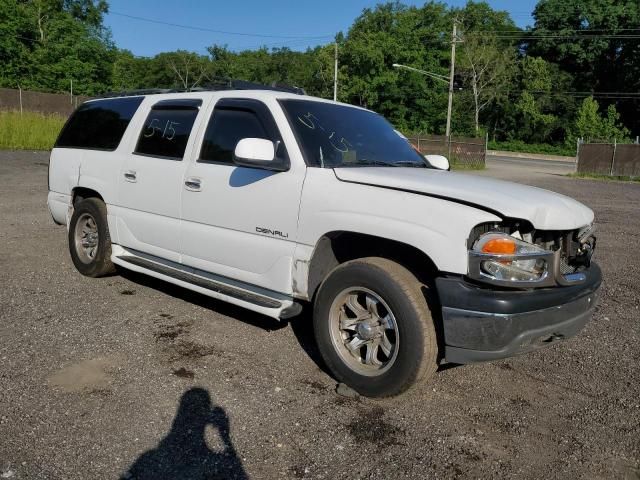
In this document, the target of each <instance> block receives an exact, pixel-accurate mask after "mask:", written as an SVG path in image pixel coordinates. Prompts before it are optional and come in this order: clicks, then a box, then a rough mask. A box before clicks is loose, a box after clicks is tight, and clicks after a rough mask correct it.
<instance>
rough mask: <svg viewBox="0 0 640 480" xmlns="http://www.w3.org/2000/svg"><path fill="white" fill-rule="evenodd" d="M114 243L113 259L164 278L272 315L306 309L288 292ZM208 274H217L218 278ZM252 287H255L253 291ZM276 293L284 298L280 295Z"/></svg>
mask: <svg viewBox="0 0 640 480" xmlns="http://www.w3.org/2000/svg"><path fill="white" fill-rule="evenodd" d="M113 247H115V248H114V252H113V255H112V258H111V259H112V261H113V262H114V263H115V264H117V265H120V266H122V267H124V268H127V269H130V270H134V271H138V272H141V273H147V274H149V275H152V276H154V277H156V278H159V279H161V280H165V281H168V282H171V283H174V284H176V285H180V286H182V287H185V288H190V289H192V290H196V291H199V292H200V293H203V294H205V295H208V296H210V297H214V298H218V299H221V300H225V301H228V302H230V303H233V304H236V305H239V306H241V307H245V308H248V309H250V310H253V311H257V312H259V313H263V314H265V315H268V316H270V317H272V318H277V319H286V318H290V317H293V316H295V315H297V314H298V313H300V311H301V310H302V306H301V305H300V304H299V303H296V302H294V300H293V298H291V297H287V296H286V295H283V294H279V293H277V292H273V296H271V295H269V293H271V292H269V291H268V290H266V289H263V288H260V287H253V286H251V285H247V286H246V287H245V288H242V287H244V285H243V284H242V287H240V286H239V285H241V284H239V282H236V281H233V280H230V279H229V283H226V282H225V280H226V279H225V278H224V277H218V276H217V275H213V274H208V273H207V272H200V271H199V270H195V269H192V268H189V267H184V266H183V265H179V264H175V266H173V262H169V261H167V260H164V259H160V258H158V259H157V260H156V259H155V257H151V258H149V257H150V256H149V255H146V254H143V253H139V254H138V252H134V251H129V250H125V249H124V248H122V247H120V246H119V245H118V246H116V245H114V246H113ZM208 277H215V279H214V278H208ZM185 284H186V285H185ZM234 284H235V285H234ZM249 289H251V290H254V291H249ZM256 290H257V291H256ZM262 292H265V293H264V294H263V293H262ZM276 296H277V297H281V298H276Z"/></svg>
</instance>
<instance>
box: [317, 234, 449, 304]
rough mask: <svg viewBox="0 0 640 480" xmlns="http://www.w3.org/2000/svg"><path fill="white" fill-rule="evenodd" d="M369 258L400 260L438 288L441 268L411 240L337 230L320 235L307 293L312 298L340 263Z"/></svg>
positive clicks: (433, 286)
mask: <svg viewBox="0 0 640 480" xmlns="http://www.w3.org/2000/svg"><path fill="white" fill-rule="evenodd" d="M365 257H381V258H386V259H389V260H392V261H395V262H397V263H399V264H400V265H402V266H404V267H405V268H407V269H408V270H409V271H410V272H411V273H413V274H414V275H415V276H416V278H417V279H418V280H419V281H420V282H422V283H424V284H425V285H428V286H429V287H432V288H434V291H435V284H434V279H435V276H436V275H437V274H438V271H439V270H438V268H437V266H436V264H435V263H434V261H433V260H432V259H431V257H430V256H429V255H427V254H426V253H425V252H423V251H422V250H420V249H419V248H417V247H415V246H413V245H410V244H408V243H404V242H400V241H397V240H391V239H388V238H385V237H379V236H376V235H370V234H365V233H359V232H353V231H346V230H336V231H331V232H328V233H325V234H324V235H322V236H321V237H320V239H319V240H318V242H317V243H316V246H315V248H314V251H313V254H312V256H311V259H310V261H309V265H308V275H307V296H308V298H309V299H310V300H312V299H313V298H314V296H315V294H316V292H317V291H318V288H319V287H320V285H321V284H322V282H323V281H324V279H325V278H326V277H327V275H328V274H329V273H330V272H331V271H332V270H333V269H334V268H335V267H337V266H338V265H340V264H342V263H345V262H348V261H350V260H355V259H358V258H365Z"/></svg>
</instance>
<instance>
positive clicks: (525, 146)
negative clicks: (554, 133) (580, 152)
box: [489, 140, 576, 157]
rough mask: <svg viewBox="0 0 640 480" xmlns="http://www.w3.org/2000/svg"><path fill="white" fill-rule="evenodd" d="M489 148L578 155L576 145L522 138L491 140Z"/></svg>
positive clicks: (566, 155)
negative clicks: (503, 140)
mask: <svg viewBox="0 0 640 480" xmlns="http://www.w3.org/2000/svg"><path fill="white" fill-rule="evenodd" d="M489 150H501V151H506V152H521V153H540V154H543V155H561V156H564V157H575V156H576V147H575V146H567V145H549V144H547V143H525V142H523V141H521V140H513V141H510V142H489Z"/></svg>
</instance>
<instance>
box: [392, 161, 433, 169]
mask: <svg viewBox="0 0 640 480" xmlns="http://www.w3.org/2000/svg"><path fill="white" fill-rule="evenodd" d="M393 165H394V166H395V167H414V168H426V167H427V164H426V163H418V162H411V161H402V162H393Z"/></svg>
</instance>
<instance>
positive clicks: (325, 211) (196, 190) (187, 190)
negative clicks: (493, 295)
mask: <svg viewBox="0 0 640 480" xmlns="http://www.w3.org/2000/svg"><path fill="white" fill-rule="evenodd" d="M229 97H232V98H252V99H256V100H260V101H262V102H264V103H265V104H266V105H267V107H268V108H269V109H270V111H271V112H272V114H273V117H274V119H275V121H276V124H277V126H278V128H279V130H280V134H281V136H282V139H283V141H284V144H285V147H286V149H287V152H288V155H289V159H290V162H291V166H290V169H289V170H288V171H286V172H273V171H268V170H260V169H255V168H245V167H240V166H237V165H233V164H219V163H201V162H198V161H197V158H198V156H199V151H200V147H201V145H202V141H203V137H204V132H205V129H206V125H207V124H208V121H209V118H210V116H211V114H212V112H213V109H214V106H215V102H216V101H217V100H219V99H221V98H229ZM176 98H198V99H201V100H202V106H201V108H200V112H199V114H198V117H197V118H196V121H195V123H194V127H193V130H192V133H191V136H190V138H189V142H188V144H187V148H186V151H185V156H184V159H182V160H168V159H159V158H154V157H147V156H141V155H134V154H132V152H133V151H134V149H135V145H136V143H137V139H138V136H139V133H140V130H141V129H142V126H143V123H144V120H145V119H146V117H147V114H148V112H149V109H150V108H151V105H152V104H154V103H156V102H158V101H160V100H168V99H176ZM281 98H294V99H308V100H313V101H318V102H327V103H333V102H330V101H329V100H321V99H315V98H312V97H304V96H299V95H294V94H287V93H282V92H270V91H227V92H196V93H182V94H166V95H153V96H150V97H147V98H146V99H145V100H144V101H143V103H142V104H141V106H140V108H139V109H138V112H137V113H136V115H135V116H134V118H133V119H132V121H131V123H130V125H129V128H128V129H127V131H126V132H125V135H124V137H123V139H122V141H121V143H120V145H119V147H118V148H117V149H116V150H115V151H114V152H96V151H90V150H74V149H61V148H54V149H53V151H52V153H51V167H50V177H49V180H50V193H49V196H48V204H49V209H50V210H51V213H52V215H53V217H54V219H55V220H56V221H64V222H66V220H67V219H66V216H67V212H68V211H71V210H72V208H70V202H71V198H72V192H73V189H74V188H75V187H78V186H80V187H85V188H92V189H94V190H96V191H97V192H99V193H100V195H102V197H103V198H104V200H105V202H106V204H107V210H108V222H109V228H110V230H111V236H112V240H113V243H114V247H113V260H114V262H115V263H118V264H119V265H121V266H123V267H125V268H131V269H133V270H137V271H141V272H143V273H147V274H149V275H152V276H155V277H157V278H162V279H163V280H167V281H170V282H172V283H175V284H178V285H181V286H184V287H185V288H190V289H192V290H195V291H199V292H201V293H204V294H205V295H209V296H213V297H215V298H220V299H222V300H225V301H229V302H231V303H234V304H237V305H241V306H244V307H247V308H250V309H252V310H255V311H259V312H261V313H265V314H266V315H270V316H273V317H278V316H279V315H280V313H281V310H282V309H264V308H261V307H256V306H255V305H252V304H250V303H247V302H244V301H241V300H237V299H235V298H229V297H226V296H224V295H221V294H217V293H215V292H211V291H209V290H206V289H203V288H201V287H196V286H194V285H191V284H188V283H185V282H182V281H180V280H175V279H172V278H170V277H167V276H166V275H162V274H158V273H154V272H150V271H147V270H146V269H143V268H140V267H134V266H132V265H131V264H128V263H125V262H122V261H120V260H118V258H117V256H118V252H120V253H122V252H124V251H125V250H124V249H123V248H124V247H128V248H130V249H135V250H137V251H139V252H142V253H141V254H148V255H153V256H154V257H159V258H162V259H165V260H166V261H170V262H173V263H175V264H177V265H182V266H183V268H185V269H192V270H193V271H196V269H197V270H198V271H204V272H208V273H207V274H210V275H215V276H217V278H222V277H224V278H226V279H227V280H226V281H228V282H229V284H232V283H233V282H242V284H243V285H246V284H251V285H253V287H251V288H252V289H255V290H256V291H264V289H268V290H270V291H274V292H279V294H277V295H279V296H280V297H281V300H282V299H285V301H284V304H283V307H282V308H286V306H289V305H291V304H292V301H293V300H292V298H293V297H296V298H306V297H307V293H308V292H307V289H308V286H307V285H308V270H309V262H310V260H311V259H312V257H313V252H314V249H315V247H316V245H317V243H318V241H319V239H320V238H321V237H322V236H323V235H326V234H327V233H330V232H333V231H350V232H359V233H364V234H368V235H374V236H379V237H383V238H387V239H391V240H396V241H398V242H403V243H406V244H409V245H413V246H415V247H416V248H418V249H420V250H422V251H423V252H424V253H426V254H427V255H428V256H429V257H430V258H431V259H432V260H433V262H434V263H435V265H436V266H437V267H438V268H439V269H440V270H441V271H447V272H455V273H461V274H464V273H466V271H467V245H466V241H467V238H468V236H469V232H470V231H471V229H472V228H473V227H474V226H475V225H477V224H479V223H483V222H493V221H495V222H497V221H500V219H501V218H500V216H508V217H513V218H522V219H526V220H529V221H530V222H531V223H532V224H533V225H534V227H536V228H539V229H554V230H556V229H557V230H569V229H574V228H579V227H582V226H584V225H587V224H589V223H591V222H592V221H593V212H592V211H591V210H590V209H588V208H587V207H585V206H584V205H582V204H580V203H578V202H576V201H575V200H572V199H570V198H568V197H565V196H562V195H558V194H555V193H552V192H548V191H545V190H540V189H537V188H533V187H525V186H522V185H516V184H513V183H508V182H502V181H498V180H492V179H487V178H482V177H478V176H469V175H462V174H458V173H450V172H446V171H442V170H433V169H418V168H400V167H397V168H386V167H364V168H339V169H335V170H331V169H320V168H308V167H307V166H306V165H305V163H304V160H303V157H302V154H301V152H300V148H299V146H298V144H297V142H296V139H295V137H294V135H293V132H292V130H291V128H290V126H289V124H288V122H287V119H286V117H285V115H284V112H283V111H282V109H281V108H280V105H279V104H278V102H277V100H278V99H281ZM95 101H99V100H95ZM354 108H359V107H354ZM267 144H269V148H267ZM273 150H274V147H273V144H272V143H271V142H268V141H265V140H260V139H245V140H243V141H242V142H240V143H239V144H238V145H237V148H236V152H235V153H236V155H237V156H239V157H244V158H254V159H257V160H269V159H272V158H273V156H274V152H273ZM434 162H435V163H438V162H437V161H436V160H434ZM441 163H442V162H441ZM438 166H440V167H442V166H444V163H442V165H438ZM125 174H127V175H125ZM132 174H133V175H135V178H133V177H132ZM381 187H387V188H381ZM485 209H486V210H485ZM491 212H496V213H491Z"/></svg>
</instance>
